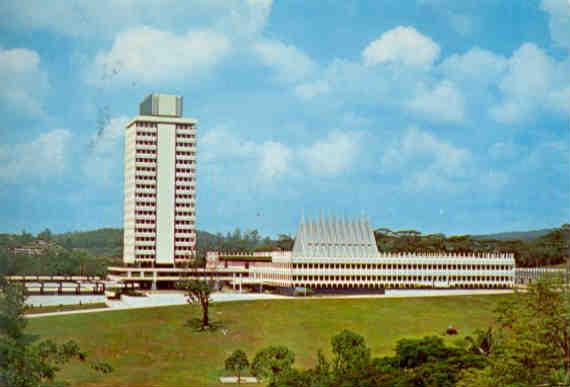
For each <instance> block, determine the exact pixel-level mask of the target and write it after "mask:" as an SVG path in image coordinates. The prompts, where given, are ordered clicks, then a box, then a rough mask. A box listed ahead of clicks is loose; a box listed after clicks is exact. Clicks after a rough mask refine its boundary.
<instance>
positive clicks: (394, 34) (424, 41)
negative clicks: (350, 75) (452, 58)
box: [362, 26, 440, 67]
mask: <svg viewBox="0 0 570 387" xmlns="http://www.w3.org/2000/svg"><path fill="white" fill-rule="evenodd" d="M439 51H440V49H439V46H438V45H437V44H436V43H435V42H434V41H433V40H431V39H430V38H429V37H427V36H425V35H422V34H421V33H419V32H418V31H416V29H414V28H413V27H402V26H400V27H396V28H394V29H392V30H389V31H386V32H384V33H383V34H382V35H381V36H380V37H379V38H378V39H376V40H375V41H373V42H371V43H370V44H369V45H368V46H367V47H366V48H365V49H364V51H363V52H362V57H363V59H364V63H365V64H366V65H368V66H372V65H375V64H378V63H384V62H396V63H403V64H405V65H408V66H419V67H422V66H429V65H431V64H433V62H435V60H436V59H437V57H438V56H439Z"/></svg>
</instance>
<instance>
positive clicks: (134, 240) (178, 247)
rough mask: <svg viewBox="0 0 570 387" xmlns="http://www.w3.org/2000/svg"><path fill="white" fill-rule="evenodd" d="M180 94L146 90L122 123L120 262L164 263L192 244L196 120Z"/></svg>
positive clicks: (187, 254)
mask: <svg viewBox="0 0 570 387" xmlns="http://www.w3.org/2000/svg"><path fill="white" fill-rule="evenodd" d="M182 108H183V101H182V97H179V96H174V95H165V94H150V95H149V96H147V97H146V98H145V99H144V100H143V101H142V103H141V104H140V110H139V115H138V116H137V117H135V118H133V119H132V120H130V121H129V122H128V123H127V125H126V128H125V155H124V157H125V160H124V168H125V171H124V172H125V173H124V179H125V181H124V221H123V222H124V250H123V263H124V264H125V265H128V266H137V267H160V266H163V267H168V266H174V265H175V264H178V263H184V262H186V261H187V260H189V259H192V258H193V257H194V255H195V248H196V231H195V225H196V124H197V121H196V120H194V119H192V118H185V117H182Z"/></svg>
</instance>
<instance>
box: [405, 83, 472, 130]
mask: <svg viewBox="0 0 570 387" xmlns="http://www.w3.org/2000/svg"><path fill="white" fill-rule="evenodd" d="M406 107H407V108H408V109H410V110H412V111H414V112H416V113H419V114H421V115H423V116H425V117H427V118H428V119H430V120H432V121H440V122H453V123H458V122H462V121H463V119H464V116H465V102H464V99H463V95H462V94H461V91H460V90H459V89H458V88H457V87H456V85H455V84H454V83H452V82H450V81H442V82H440V83H438V84H437V85H435V87H433V88H432V89H428V88H426V86H425V85H423V84H420V86H419V88H418V90H417V92H416V95H415V97H414V98H413V99H412V100H411V101H409V102H407V103H406Z"/></svg>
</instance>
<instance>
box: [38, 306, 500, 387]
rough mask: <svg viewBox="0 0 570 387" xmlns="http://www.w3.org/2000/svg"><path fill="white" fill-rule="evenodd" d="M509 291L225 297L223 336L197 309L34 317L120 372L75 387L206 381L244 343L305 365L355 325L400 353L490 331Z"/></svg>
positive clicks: (76, 377) (81, 372) (81, 375)
mask: <svg viewBox="0 0 570 387" xmlns="http://www.w3.org/2000/svg"><path fill="white" fill-rule="evenodd" d="M505 297H509V296H508V295H506V296H505V295H487V296H455V297H442V298H439V297H438V298H432V297H429V298H410V299H382V298H370V299H328V300H324V299H320V300H271V301H250V302H229V303H220V304H217V305H214V306H213V307H212V308H211V317H212V318H213V320H216V321H220V322H222V323H223V324H224V326H225V329H227V331H225V330H222V329H220V330H217V331H215V332H195V331H194V330H193V329H192V328H190V327H189V326H187V325H186V322H187V320H188V319H189V318H195V317H198V316H199V309H198V307H195V306H173V307H162V308H152V309H139V310H131V311H113V312H103V313H91V314H79V315H68V316H57V317H44V318H40V319H33V320H30V322H29V328H30V330H31V331H32V332H33V333H38V334H40V335H42V336H45V337H48V336H49V337H52V338H55V339H56V340H64V339H75V340H77V341H78V342H79V343H80V345H81V348H82V349H84V350H86V351H87V352H88V354H89V356H90V358H91V359H93V360H94V359H97V360H106V361H107V362H109V363H110V364H111V365H112V366H113V368H114V372H113V373H111V374H108V375H99V374H96V373H95V372H93V371H91V370H86V368H85V367H78V366H76V365H71V366H69V367H67V368H66V369H65V370H64V372H63V377H64V379H67V380H68V381H71V382H72V385H75V386H79V385H81V386H85V385H88V386H93V385H100V386H103V385H104V386H113V385H114V386H203V385H217V384H216V381H217V378H218V377H219V376H220V375H221V374H222V373H223V364H224V359H225V358H226V357H227V356H228V355H229V354H230V353H231V352H232V351H233V350H235V349H237V348H241V349H243V350H244V351H245V352H246V353H247V354H248V356H249V357H250V360H251V358H252V357H253V355H254V354H255V352H256V351H257V350H259V349H261V348H262V347H264V346H267V345H270V344H283V345H286V346H288V347H289V348H291V349H292V350H293V351H294V352H295V353H296V355H297V357H296V364H297V366H310V365H312V364H313V363H312V362H313V361H314V360H315V357H316V352H317V349H319V348H322V349H324V350H325V351H326V353H329V351H330V349H329V347H330V339H331V337H332V336H333V335H334V334H336V333H338V332H339V331H340V330H342V329H345V328H346V329H350V330H353V331H355V332H357V333H360V334H362V335H363V336H364V337H365V338H366V341H367V343H368V345H369V346H370V347H371V349H372V352H373V354H374V355H383V354H390V353H391V351H392V350H393V348H394V346H395V343H396V341H397V340H398V339H400V338H403V337H422V336H424V335H434V334H435V335H437V334H441V332H442V331H444V330H445V328H447V326H448V325H450V324H453V325H454V326H456V327H457V328H458V329H459V331H460V335H464V334H470V333H471V332H472V331H473V330H474V329H476V328H483V327H486V326H488V325H489V324H491V323H492V322H493V313H492V310H493V309H494V307H495V305H496V304H497V302H499V301H500V300H502V299H505ZM224 332H225V333H226V334H224Z"/></svg>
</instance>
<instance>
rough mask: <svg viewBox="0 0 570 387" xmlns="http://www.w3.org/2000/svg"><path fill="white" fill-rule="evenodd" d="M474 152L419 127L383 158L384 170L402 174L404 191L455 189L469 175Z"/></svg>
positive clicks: (409, 131)
mask: <svg viewBox="0 0 570 387" xmlns="http://www.w3.org/2000/svg"><path fill="white" fill-rule="evenodd" d="M470 162H471V153H470V152H469V151H468V150H467V149H465V148H461V147H457V146H454V145H452V144H450V143H448V142H446V141H444V140H441V139H439V138H437V137H436V136H434V135H433V134H431V133H429V132H424V131H421V130H419V129H417V128H410V129H408V130H407V131H406V132H405V133H404V134H403V135H402V136H401V137H400V138H399V139H398V140H397V141H396V142H394V143H393V144H392V146H391V147H390V148H389V149H388V150H387V151H386V152H385V153H384V155H383V156H382V167H383V168H385V169H386V170H388V171H398V172H400V173H401V174H402V176H403V177H404V180H405V182H404V184H403V185H404V188H405V189H407V190H412V191H421V190H424V189H440V190H445V191H448V190H454V189H455V188H456V185H457V184H459V183H461V182H462V179H464V178H465V177H466V176H467V175H468V174H469V168H470Z"/></svg>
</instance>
